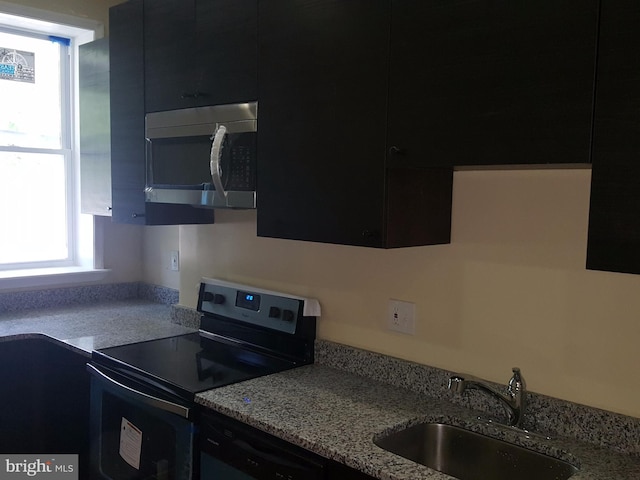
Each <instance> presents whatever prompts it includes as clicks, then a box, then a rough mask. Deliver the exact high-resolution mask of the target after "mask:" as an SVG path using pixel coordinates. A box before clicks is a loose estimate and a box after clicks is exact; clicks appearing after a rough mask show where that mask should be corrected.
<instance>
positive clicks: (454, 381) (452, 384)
mask: <svg viewBox="0 0 640 480" xmlns="http://www.w3.org/2000/svg"><path fill="white" fill-rule="evenodd" d="M467 388H476V389H478V390H482V391H484V392H487V393H488V394H489V395H491V396H492V397H494V398H497V399H498V400H500V403H502V405H503V406H504V407H505V408H506V410H507V414H508V416H509V425H510V426H512V427H518V428H522V418H523V417H524V408H525V392H526V388H527V386H526V383H525V381H524V378H522V375H521V374H520V369H519V368H516V367H514V368H513V376H512V377H511V379H510V380H509V383H508V385H507V388H506V390H505V391H504V392H500V391H498V390H496V389H495V388H494V387H492V386H491V385H489V384H488V383H487V382H484V381H482V380H481V379H479V378H476V377H471V376H466V377H465V376H462V375H459V374H455V375H452V376H451V377H450V378H449V390H452V391H453V392H455V393H462V392H464V391H465V389H467Z"/></svg>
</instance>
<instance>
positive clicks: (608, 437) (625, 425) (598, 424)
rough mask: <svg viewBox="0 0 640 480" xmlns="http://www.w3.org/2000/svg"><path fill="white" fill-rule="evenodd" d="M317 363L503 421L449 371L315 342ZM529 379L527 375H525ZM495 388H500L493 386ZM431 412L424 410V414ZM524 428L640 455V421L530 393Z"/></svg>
mask: <svg viewBox="0 0 640 480" xmlns="http://www.w3.org/2000/svg"><path fill="white" fill-rule="evenodd" d="M315 362H316V363H320V364H324V365H327V366H329V367H333V368H336V369H339V370H344V371H347V372H350V373H354V374H357V375H361V376H363V377H368V378H371V379H373V380H377V381H380V382H384V383H387V384H390V385H394V386H397V387H401V388H406V389H408V390H411V391H414V392H418V393H423V394H425V395H428V396H431V397H436V398H441V399H444V400H447V401H450V402H452V403H455V404H457V405H461V406H464V407H467V408H471V409H473V410H476V411H478V414H479V416H483V417H484V416H486V417H487V418H490V419H494V420H499V421H504V419H505V414H504V409H503V408H502V407H501V406H500V405H499V404H498V402H497V401H494V400H492V399H491V397H489V396H488V395H486V394H483V393H482V392H479V391H477V390H467V391H465V392H464V394H463V395H455V394H453V392H451V391H449V389H448V388H447V385H448V380H449V377H450V375H452V373H454V372H448V371H446V370H442V369H439V368H435V367H430V366H428V365H421V364H418V363H414V362H409V361H406V360H401V359H398V358H393V357H389V356H386V355H382V354H379V353H374V352H370V351H366V350H361V349H358V348H354V347H350V346H347V345H341V344H338V343H333V342H329V341H325V340H316V349H315ZM523 374H524V375H525V376H526V372H523ZM494 385H495V384H494ZM428 413H429V412H425V415H426V414H428ZM523 427H524V428H525V429H527V430H530V431H532V432H538V433H543V434H546V435H550V436H552V437H553V436H564V437H570V438H574V439H576V440H579V441H584V442H587V443H590V444H592V445H597V446H601V447H606V448H610V449H612V450H615V451H617V452H620V453H625V454H632V455H638V456H640V419H639V418H634V417H629V416H625V415H621V414H618V413H613V412H608V411H606V410H600V409H597V408H593V407H588V406H585V405H580V404H577V403H572V402H568V401H565V400H560V399H557V398H552V397H548V396H545V395H540V394H537V393H534V392H531V391H528V392H527V406H526V411H525V417H524V423H523Z"/></svg>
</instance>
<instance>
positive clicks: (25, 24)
mask: <svg viewBox="0 0 640 480" xmlns="http://www.w3.org/2000/svg"><path fill="white" fill-rule="evenodd" d="M0 25H1V26H2V28H3V30H4V31H8V32H9V33H17V34H26V35H30V36H35V37H38V36H40V37H41V36H45V37H48V36H49V35H53V36H60V37H65V38H69V39H70V40H71V42H70V45H69V47H68V50H67V51H68V55H66V58H65V59H64V61H65V62H66V63H67V68H66V73H67V75H69V78H68V88H67V89H66V94H63V96H62V98H61V102H62V103H63V105H64V108H63V119H62V121H63V123H64V124H65V127H63V132H62V138H61V143H62V144H61V147H62V148H61V150H60V151H59V152H63V155H64V161H65V175H66V182H67V185H68V189H67V202H66V208H67V216H68V218H69V219H70V221H69V222H68V226H67V232H68V238H69V247H70V248H69V256H68V258H67V259H65V260H60V261H49V262H33V263H15V264H5V265H3V266H0V291H1V290H12V289H16V288H18V289H20V288H24V287H32V286H43V285H55V284H61V283H64V284H68V283H83V282H92V281H96V280H100V279H102V278H104V277H105V276H106V274H107V273H108V272H109V270H105V269H103V268H102V267H103V265H102V264H101V263H102V258H103V255H102V252H101V251H97V250H96V246H101V245H102V240H101V238H96V237H95V236H96V235H102V231H101V224H100V222H99V221H98V222H96V221H95V219H94V218H93V216H91V215H87V214H82V213H81V211H80V135H79V105H78V103H79V102H78V98H79V87H78V69H79V65H78V63H79V62H78V48H79V46H80V45H82V44H84V43H87V42H89V41H92V40H94V39H97V38H102V37H103V35H104V26H103V25H102V23H100V22H98V21H94V20H90V19H86V18H80V17H74V16H71V15H66V14H62V13H58V12H53V11H48V10H41V9H37V8H32V7H27V6H23V5H16V4H12V3H8V2H4V1H1V0H0ZM61 68H62V65H61ZM65 117H66V118H65ZM65 128H66V131H64V129H65ZM7 149H9V150H11V151H22V152H32V151H34V149H31V148H17V147H7V148H3V150H7ZM35 150H37V151H38V152H42V151H44V152H47V149H44V150H41V149H35ZM51 151H52V150H48V152H51ZM56 152H58V151H57V150H56Z"/></svg>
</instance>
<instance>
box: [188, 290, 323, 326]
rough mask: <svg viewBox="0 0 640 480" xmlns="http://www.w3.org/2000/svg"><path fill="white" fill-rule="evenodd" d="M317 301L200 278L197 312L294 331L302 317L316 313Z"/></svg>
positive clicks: (317, 311) (317, 308) (317, 313)
mask: <svg viewBox="0 0 640 480" xmlns="http://www.w3.org/2000/svg"><path fill="white" fill-rule="evenodd" d="M319 310H320V307H319V304H318V302H317V300H314V299H307V298H302V297H297V296H293V295H288V294H284V293H279V292H272V291H269V290H263V289H260V288H255V287H248V286H246V285H239V284H235V283H230V282H225V281H222V280H216V279H211V278H203V279H202V283H201V284H200V295H199V297H198V311H200V312H202V313H205V314H211V315H217V316H220V317H224V318H226V319H231V320H235V321H240V322H244V323H248V324H252V325H257V326H260V327H263V328H268V329H271V330H277V331H280V332H285V333H290V334H295V333H296V327H297V324H298V321H299V320H300V319H301V317H303V316H319V313H320V312H319Z"/></svg>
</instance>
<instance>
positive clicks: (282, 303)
mask: <svg viewBox="0 0 640 480" xmlns="http://www.w3.org/2000/svg"><path fill="white" fill-rule="evenodd" d="M198 311H200V312H201V313H202V314H203V315H202V317H201V329H200V331H199V332H198V333H191V334H186V335H180V336H175V337H169V338H163V339H157V340H150V341H146V342H140V343H133V344H128V345H122V346H117V347H110V348H104V349H100V350H97V351H94V352H93V354H92V360H93V362H94V364H98V365H100V366H102V367H104V368H107V369H109V370H111V371H112V372H115V373H116V374H119V375H122V376H125V377H128V378H129V379H134V380H136V381H137V382H139V383H141V384H143V385H146V386H151V387H154V388H157V389H161V390H163V391H165V392H167V393H169V394H171V395H177V396H179V397H181V398H183V399H186V400H192V399H193V397H194V395H195V394H196V393H198V392H202V391H205V390H209V389H212V388H217V387H221V386H224V385H228V384H231V383H236V382H240V381H243V380H248V379H251V378H256V377H260V376H264V375H269V374H271V373H276V372H280V371H284V370H287V369H290V368H294V367H296V366H300V365H305V364H309V363H313V343H314V340H315V326H316V316H318V315H319V314H320V307H319V304H318V302H317V301H316V300H313V299H306V298H302V297H296V296H291V295H287V294H282V293H278V292H272V291H268V290H263V289H257V288H254V287H247V286H245V285H239V284H233V283H229V282H224V281H220V280H216V279H210V278H203V279H202V283H201V286H200V293H199V297H198Z"/></svg>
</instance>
